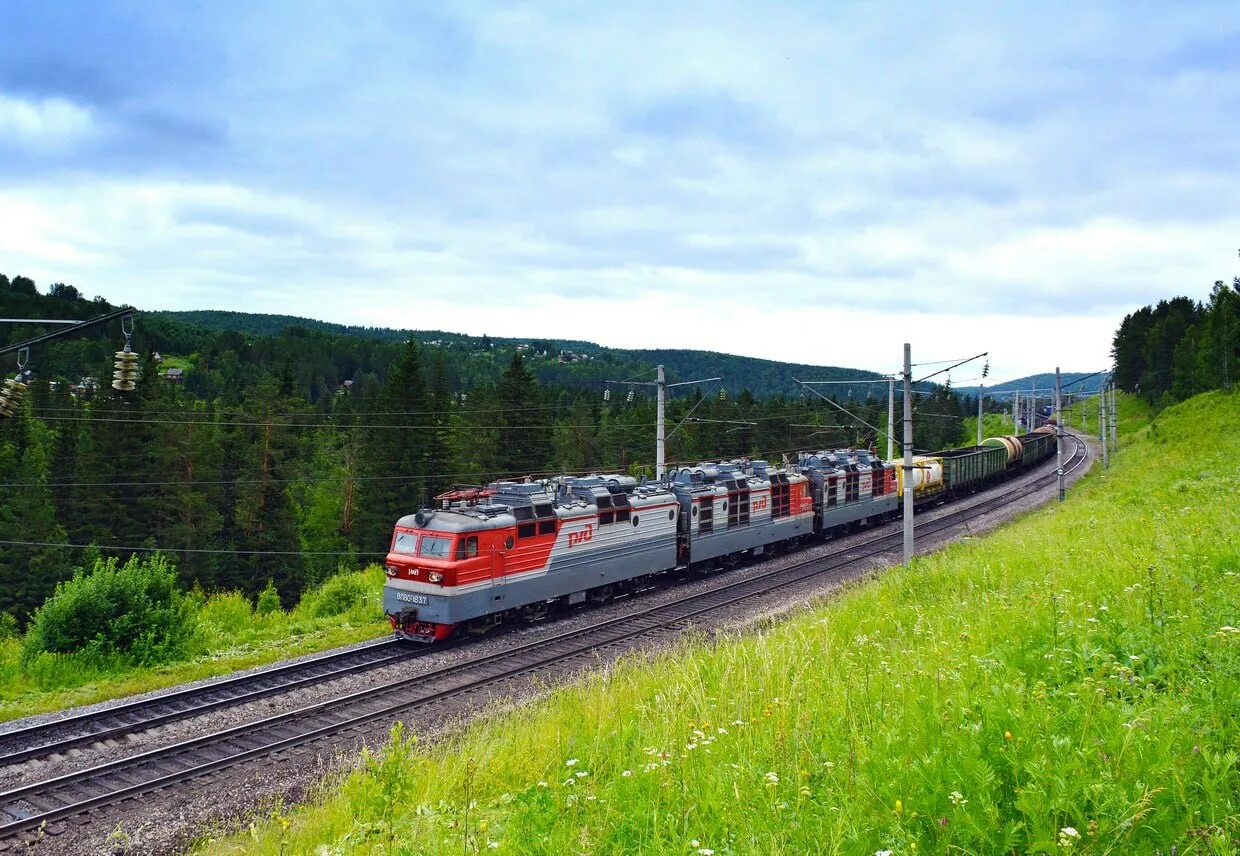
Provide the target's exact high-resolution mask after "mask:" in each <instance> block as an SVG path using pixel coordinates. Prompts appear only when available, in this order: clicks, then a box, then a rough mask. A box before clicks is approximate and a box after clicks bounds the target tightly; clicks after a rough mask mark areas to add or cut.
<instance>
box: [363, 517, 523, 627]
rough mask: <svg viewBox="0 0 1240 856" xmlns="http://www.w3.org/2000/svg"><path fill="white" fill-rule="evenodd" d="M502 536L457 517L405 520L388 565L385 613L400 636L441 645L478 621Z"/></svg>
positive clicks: (396, 533)
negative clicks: (471, 620) (479, 603)
mask: <svg viewBox="0 0 1240 856" xmlns="http://www.w3.org/2000/svg"><path fill="white" fill-rule="evenodd" d="M498 537H499V535H498V533H497V532H495V531H494V529H492V528H485V527H479V526H477V525H476V524H475V522H474V521H471V520H470V519H469V518H467V517H465V516H464V515H460V514H455V513H452V512H438V513H437V512H429V511H420V512H418V513H417V514H415V515H410V516H408V517H402V518H401V519H400V521H399V522H398V523H397V524H396V528H395V531H394V532H393V533H392V543H391V547H390V548H389V550H388V554H387V559H386V560H385V562H384V568H385V571H386V573H387V580H386V582H385V583H384V587H383V608H384V612H385V613H386V615H387V618H388V622H389V623H390V624H391V625H392V629H393V631H394V632H395V633H396V635H397V636H398V637H400V638H402V639H411V640H415V641H419V642H435V641H439V640H441V639H445V638H447V637H448V636H449V635H450V634H451V633H452V631H453V629H454V628H455V627H456V625H457V624H459V623H461V622H462V621H464V620H466V619H468V618H471V617H473V614H472V611H473V609H476V607H475V606H474V605H473V603H472V601H474V600H477V599H478V598H479V597H483V598H485V596H486V591H485V590H489V588H490V585H491V579H492V576H493V567H492V565H493V562H494V557H495V556H497V555H498V550H497V549H496V545H495V544H494V543H492V542H493V541H494V540H495V539H496V538H498Z"/></svg>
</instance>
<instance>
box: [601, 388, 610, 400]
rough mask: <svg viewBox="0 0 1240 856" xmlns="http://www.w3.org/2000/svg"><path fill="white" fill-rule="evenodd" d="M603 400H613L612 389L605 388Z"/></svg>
mask: <svg viewBox="0 0 1240 856" xmlns="http://www.w3.org/2000/svg"><path fill="white" fill-rule="evenodd" d="M603 401H611V390H610V389H605V390H603Z"/></svg>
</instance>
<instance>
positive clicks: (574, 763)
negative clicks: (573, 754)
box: [564, 758, 577, 767]
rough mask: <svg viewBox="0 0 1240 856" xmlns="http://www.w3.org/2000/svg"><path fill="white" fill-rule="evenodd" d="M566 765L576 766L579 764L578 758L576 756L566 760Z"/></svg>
mask: <svg viewBox="0 0 1240 856" xmlns="http://www.w3.org/2000/svg"><path fill="white" fill-rule="evenodd" d="M564 766H565V767H576V766H577V759H576V758H569V759H568V760H567V761H565V762H564Z"/></svg>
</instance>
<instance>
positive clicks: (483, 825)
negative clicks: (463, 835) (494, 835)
mask: <svg viewBox="0 0 1240 856" xmlns="http://www.w3.org/2000/svg"><path fill="white" fill-rule="evenodd" d="M478 831H479V832H486V831H487V822H486V821H485V820H480V821H478Z"/></svg>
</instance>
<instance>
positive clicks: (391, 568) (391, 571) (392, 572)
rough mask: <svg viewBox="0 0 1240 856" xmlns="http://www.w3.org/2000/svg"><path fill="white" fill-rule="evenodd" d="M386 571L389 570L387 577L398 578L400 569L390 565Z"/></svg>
mask: <svg viewBox="0 0 1240 856" xmlns="http://www.w3.org/2000/svg"><path fill="white" fill-rule="evenodd" d="M386 570H387V575H388V576H389V577H394V576H396V572H397V571H399V570H400V569H399V568H398V567H396V566H395V565H388V566H387V568H386Z"/></svg>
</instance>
